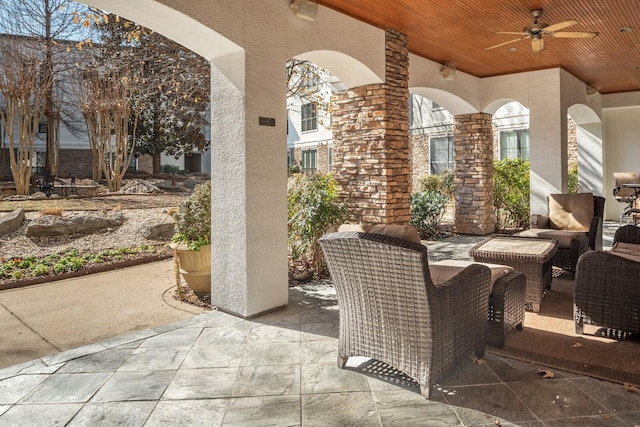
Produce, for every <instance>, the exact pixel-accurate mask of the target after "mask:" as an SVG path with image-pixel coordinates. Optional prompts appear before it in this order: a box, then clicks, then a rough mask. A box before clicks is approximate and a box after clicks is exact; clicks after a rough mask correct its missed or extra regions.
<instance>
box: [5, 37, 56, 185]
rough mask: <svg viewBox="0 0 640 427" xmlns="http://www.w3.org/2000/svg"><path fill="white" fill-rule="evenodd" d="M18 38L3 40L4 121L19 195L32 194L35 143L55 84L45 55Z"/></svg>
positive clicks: (14, 179) (11, 164)
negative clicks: (43, 58)
mask: <svg viewBox="0 0 640 427" xmlns="http://www.w3.org/2000/svg"><path fill="white" fill-rule="evenodd" d="M20 39H21V38H20V37H18V36H11V37H4V38H3V39H2V40H0V95H1V96H2V98H1V101H2V104H1V106H0V121H1V122H2V124H3V125H4V129H5V132H6V136H7V143H8V148H9V150H8V151H9V161H10V163H9V164H10V168H11V175H12V176H13V181H14V183H15V186H16V193H17V194H18V195H28V194H29V186H30V183H31V170H32V167H33V164H32V162H33V154H34V140H35V137H36V132H37V130H38V129H37V128H38V123H39V122H40V118H41V116H42V114H43V113H44V110H45V105H46V97H47V93H48V92H49V86H50V84H51V81H50V80H48V78H49V77H50V75H49V74H47V73H43V72H42V70H43V66H42V61H41V56H40V55H38V52H37V51H34V50H33V49H31V48H30V47H28V46H24V45H23V44H22V43H21V40H20Z"/></svg>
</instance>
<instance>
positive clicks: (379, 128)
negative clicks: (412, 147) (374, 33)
mask: <svg viewBox="0 0 640 427" xmlns="http://www.w3.org/2000/svg"><path fill="white" fill-rule="evenodd" d="M385 43H386V50H385V53H386V76H385V83H383V84H375V85H368V86H362V87H358V88H354V89H351V90H347V91H344V92H340V93H337V94H336V95H334V97H333V98H332V102H333V108H334V109H333V134H334V165H335V172H336V175H335V176H336V180H337V182H338V184H339V185H340V187H341V191H342V194H343V197H344V198H345V199H348V201H349V203H350V206H351V217H352V218H351V219H352V221H355V222H364V223H387V224H390V223H398V224H407V223H408V222H409V220H410V219H411V211H410V194H411V185H410V167H409V89H408V77H409V73H408V66H409V57H408V49H407V37H406V35H404V34H402V33H400V32H398V31H396V30H391V29H387V30H386V37H385Z"/></svg>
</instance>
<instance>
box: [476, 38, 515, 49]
mask: <svg viewBox="0 0 640 427" xmlns="http://www.w3.org/2000/svg"><path fill="white" fill-rule="evenodd" d="M523 38H524V37H523ZM523 38H520V39H515V40H509V41H508V42H504V43H500V44H497V45H495V46H491V47H485V48H484V50H489V49H493V48H496V47H500V46H504V45H506V44H509V43H515V42H519V41H520V40H522V39H523Z"/></svg>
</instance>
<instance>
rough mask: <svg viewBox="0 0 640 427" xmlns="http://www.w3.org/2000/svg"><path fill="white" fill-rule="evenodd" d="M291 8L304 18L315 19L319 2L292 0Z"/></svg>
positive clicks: (313, 0) (290, 2)
mask: <svg viewBox="0 0 640 427" xmlns="http://www.w3.org/2000/svg"><path fill="white" fill-rule="evenodd" d="M289 9H291V10H292V11H293V13H294V14H295V15H296V16H297V17H299V18H302V19H306V20H307V21H313V20H314V19H316V14H317V13H318V3H316V2H315V0H290V1H289Z"/></svg>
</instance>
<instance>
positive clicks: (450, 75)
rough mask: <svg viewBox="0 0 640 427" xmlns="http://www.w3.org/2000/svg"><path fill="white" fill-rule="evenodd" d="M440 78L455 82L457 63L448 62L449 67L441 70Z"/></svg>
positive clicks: (446, 66)
mask: <svg viewBox="0 0 640 427" xmlns="http://www.w3.org/2000/svg"><path fill="white" fill-rule="evenodd" d="M440 76H441V77H442V78H443V79H445V80H448V81H450V82H451V81H453V79H455V78H456V64H455V62H447V65H445V66H444V67H442V68H441V69H440Z"/></svg>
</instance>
